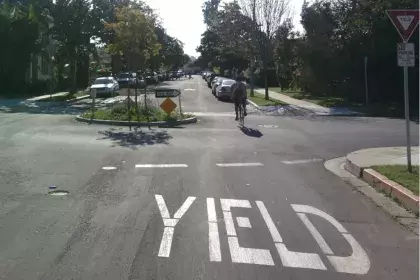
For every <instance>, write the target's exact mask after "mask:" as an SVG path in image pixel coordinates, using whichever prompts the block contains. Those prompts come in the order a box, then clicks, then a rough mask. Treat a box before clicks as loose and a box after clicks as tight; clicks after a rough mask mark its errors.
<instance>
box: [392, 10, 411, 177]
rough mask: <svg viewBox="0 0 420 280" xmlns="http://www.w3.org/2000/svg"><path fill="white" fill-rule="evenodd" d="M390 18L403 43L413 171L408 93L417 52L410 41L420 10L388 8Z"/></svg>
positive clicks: (401, 58)
mask: <svg viewBox="0 0 420 280" xmlns="http://www.w3.org/2000/svg"><path fill="white" fill-rule="evenodd" d="M387 14H388V17H389V19H390V20H391V21H392V24H393V25H394V26H395V28H396V29H397V31H398V33H399V34H400V36H401V38H402V39H403V43H400V44H398V45H397V53H398V66H399V67H403V69H404V107H405V128H406V141H407V167H408V172H410V173H411V172H413V168H412V166H411V143H410V108H409V95H408V67H414V66H415V64H416V62H415V53H414V44H412V43H408V40H409V39H410V37H411V35H413V33H414V30H415V29H416V28H417V26H418V24H419V10H388V11H387Z"/></svg>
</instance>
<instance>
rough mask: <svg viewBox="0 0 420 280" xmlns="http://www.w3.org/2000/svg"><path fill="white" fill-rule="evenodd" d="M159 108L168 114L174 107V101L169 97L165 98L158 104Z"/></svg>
mask: <svg viewBox="0 0 420 280" xmlns="http://www.w3.org/2000/svg"><path fill="white" fill-rule="evenodd" d="M160 108H162V110H163V111H165V112H166V113H168V114H170V113H172V111H173V110H175V108H176V104H175V102H173V101H172V99H170V98H169V97H168V98H166V99H165V101H163V102H162V104H160Z"/></svg>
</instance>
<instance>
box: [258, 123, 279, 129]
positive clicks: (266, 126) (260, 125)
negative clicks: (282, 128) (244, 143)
mask: <svg viewBox="0 0 420 280" xmlns="http://www.w3.org/2000/svg"><path fill="white" fill-rule="evenodd" d="M258 126H259V127H263V128H276V127H278V126H277V125H274V124H259V125H258Z"/></svg>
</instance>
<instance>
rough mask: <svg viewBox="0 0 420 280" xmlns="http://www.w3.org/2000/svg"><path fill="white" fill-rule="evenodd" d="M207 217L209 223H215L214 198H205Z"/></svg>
mask: <svg viewBox="0 0 420 280" xmlns="http://www.w3.org/2000/svg"><path fill="white" fill-rule="evenodd" d="M207 215H208V219H209V222H213V223H217V215H216V207H215V205H214V198H211V197H208V198H207Z"/></svg>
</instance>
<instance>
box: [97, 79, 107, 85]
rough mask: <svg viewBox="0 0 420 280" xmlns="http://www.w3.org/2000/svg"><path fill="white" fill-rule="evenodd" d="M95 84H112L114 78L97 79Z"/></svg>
mask: <svg viewBox="0 0 420 280" xmlns="http://www.w3.org/2000/svg"><path fill="white" fill-rule="evenodd" d="M93 84H95V85H102V84H112V80H111V79H96V80H95V82H94V83H93Z"/></svg>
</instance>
